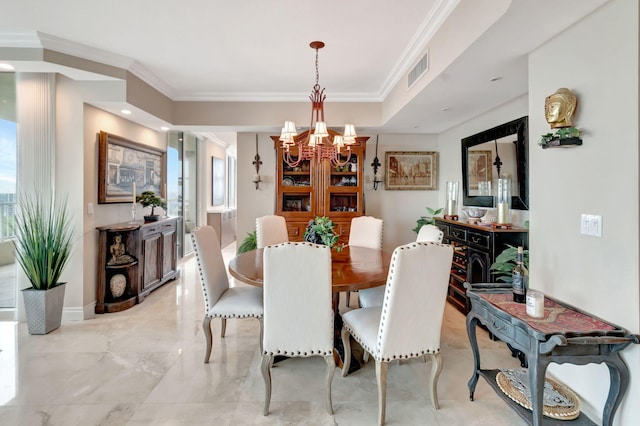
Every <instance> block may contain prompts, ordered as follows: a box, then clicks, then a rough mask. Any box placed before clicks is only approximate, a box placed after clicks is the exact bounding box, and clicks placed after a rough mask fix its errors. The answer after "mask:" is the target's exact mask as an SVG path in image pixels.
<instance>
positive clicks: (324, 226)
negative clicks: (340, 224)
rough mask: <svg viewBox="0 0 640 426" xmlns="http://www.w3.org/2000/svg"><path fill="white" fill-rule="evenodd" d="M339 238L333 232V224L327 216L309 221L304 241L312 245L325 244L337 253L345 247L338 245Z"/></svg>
mask: <svg viewBox="0 0 640 426" xmlns="http://www.w3.org/2000/svg"><path fill="white" fill-rule="evenodd" d="M338 238H339V236H338V235H337V234H336V233H335V231H334V230H333V222H332V221H331V219H329V218H328V217H326V216H316V218H315V219H313V220H310V221H309V225H307V229H306V230H305V231H304V240H305V241H308V242H310V243H315V244H323V245H325V246H327V247H329V248H335V249H336V251H338V252H339V251H342V248H343V245H342V244H337V243H338Z"/></svg>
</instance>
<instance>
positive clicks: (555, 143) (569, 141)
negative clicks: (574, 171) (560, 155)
mask: <svg viewBox="0 0 640 426" xmlns="http://www.w3.org/2000/svg"><path fill="white" fill-rule="evenodd" d="M578 145H582V139H580V138H562V139H560V138H553V139H551V140H550V141H549V142H546V143H543V142H541V143H540V146H541V147H542V149H547V148H568V147H572V146H578Z"/></svg>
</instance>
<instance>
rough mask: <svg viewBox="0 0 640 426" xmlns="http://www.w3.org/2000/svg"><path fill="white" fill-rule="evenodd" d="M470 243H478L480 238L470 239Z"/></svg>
mask: <svg viewBox="0 0 640 426" xmlns="http://www.w3.org/2000/svg"><path fill="white" fill-rule="evenodd" d="M471 241H473V242H474V243H476V244H477V243H479V242H480V241H481V239H480V238H476V237H471Z"/></svg>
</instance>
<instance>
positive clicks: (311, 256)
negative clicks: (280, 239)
mask: <svg viewBox="0 0 640 426" xmlns="http://www.w3.org/2000/svg"><path fill="white" fill-rule="evenodd" d="M263 265H264V338H263V352H262V365H261V372H262V376H263V378H264V386H265V398H264V411H263V414H264V415H265V416H266V415H267V414H269V405H270V403H271V366H272V364H273V359H274V357H275V356H286V357H310V356H322V357H324V359H325V362H326V363H327V374H326V400H325V402H326V406H327V411H328V412H329V414H333V406H332V403H331V382H332V380H333V374H334V372H335V361H334V359H333V340H334V330H333V317H334V313H333V307H332V303H331V302H332V296H331V292H332V290H331V251H330V249H329V248H328V247H327V246H323V245H318V244H312V243H307V242H300V243H283V244H278V245H275V246H267V247H265V249H264V256H263ZM285 364H286V363H283V364H279V367H280V368H286V365H285Z"/></svg>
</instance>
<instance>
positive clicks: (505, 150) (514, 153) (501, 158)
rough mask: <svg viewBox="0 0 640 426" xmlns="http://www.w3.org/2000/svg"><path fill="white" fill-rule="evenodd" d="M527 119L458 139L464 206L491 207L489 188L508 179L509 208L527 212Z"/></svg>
mask: <svg viewBox="0 0 640 426" xmlns="http://www.w3.org/2000/svg"><path fill="white" fill-rule="evenodd" d="M528 135H529V118H528V117H527V116H524V117H521V118H518V119H516V120H513V121H510V122H508V123H505V124H501V125H500V126H496V127H494V128H492V129H489V130H485V131H484V132H480V133H476V134H475V135H472V136H469V137H466V138H464V139H462V195H463V201H464V205H465V206H478V207H492V206H493V197H492V195H491V194H492V193H491V188H494V189H495V180H496V179H497V178H498V177H499V176H500V177H502V178H510V179H511V195H512V199H511V208H513V209H517V210H529V163H528V157H529V136H528Z"/></svg>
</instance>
